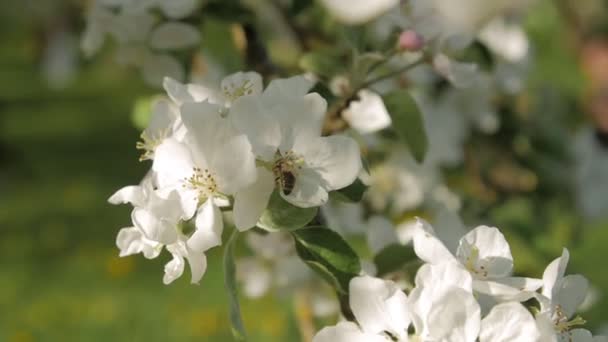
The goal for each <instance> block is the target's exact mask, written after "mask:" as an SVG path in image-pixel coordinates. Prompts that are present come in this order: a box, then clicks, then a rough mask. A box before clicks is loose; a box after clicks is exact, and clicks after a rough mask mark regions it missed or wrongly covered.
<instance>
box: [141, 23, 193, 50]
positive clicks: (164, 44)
mask: <svg viewBox="0 0 608 342" xmlns="http://www.w3.org/2000/svg"><path fill="white" fill-rule="evenodd" d="M200 40H201V35H200V33H199V32H198V30H197V29H196V28H194V27H193V26H191V25H188V24H184V23H181V22H171V21H170V22H166V23H163V24H161V25H159V26H157V27H156V28H155V29H154V30H153V31H152V33H150V38H149V40H148V44H150V46H151V47H152V48H154V49H158V50H179V49H185V48H189V47H194V46H196V45H197V44H198V43H199V41H200Z"/></svg>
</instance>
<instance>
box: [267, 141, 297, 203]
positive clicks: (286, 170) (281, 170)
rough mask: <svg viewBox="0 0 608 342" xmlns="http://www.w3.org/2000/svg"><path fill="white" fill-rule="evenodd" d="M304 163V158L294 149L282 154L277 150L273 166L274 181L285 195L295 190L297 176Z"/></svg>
mask: <svg viewBox="0 0 608 342" xmlns="http://www.w3.org/2000/svg"><path fill="white" fill-rule="evenodd" d="M303 165H304V159H303V158H302V157H300V156H299V155H297V154H295V153H294V152H293V151H288V152H286V153H284V154H281V151H277V153H276V154H275V160H274V164H273V166H272V172H273V173H274V181H275V183H276V184H277V186H278V187H280V188H281V190H282V191H283V193H284V194H285V195H289V194H291V192H292V191H293V188H294V186H295V183H296V176H297V175H298V171H299V170H300V169H301V168H302V166H303Z"/></svg>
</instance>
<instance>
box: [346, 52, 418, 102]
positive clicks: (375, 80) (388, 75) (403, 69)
mask: <svg viewBox="0 0 608 342" xmlns="http://www.w3.org/2000/svg"><path fill="white" fill-rule="evenodd" d="M425 61H426V59H425V58H424V57H421V58H420V59H418V60H417V61H415V62H413V63H410V64H408V65H406V66H403V67H401V68H399V69H397V70H393V71H391V72H389V73H386V74H384V75H380V76H377V77H375V78H372V79H371V80H368V81H365V82H363V83H362V84H361V85H359V87H357V90H356V91H355V94H356V93H357V92H358V91H359V90H361V89H364V88H368V87H369V86H371V85H373V84H374V83H378V82H380V81H384V80H386V79H388V78H391V77H394V76H397V75H399V74H402V73H404V72H406V71H408V70H411V69H413V68H415V67H417V66H419V65H421V64H423V63H424V62H425Z"/></svg>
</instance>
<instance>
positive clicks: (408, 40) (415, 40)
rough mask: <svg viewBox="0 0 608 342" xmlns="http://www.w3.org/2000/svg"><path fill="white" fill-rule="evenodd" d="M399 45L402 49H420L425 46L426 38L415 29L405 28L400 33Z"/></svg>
mask: <svg viewBox="0 0 608 342" xmlns="http://www.w3.org/2000/svg"><path fill="white" fill-rule="evenodd" d="M397 47H398V48H399V50H402V51H419V50H420V49H422V48H423V47H424V38H423V37H422V36H421V35H420V34H418V32H416V31H414V30H405V31H403V32H401V34H399V40H398V42H397Z"/></svg>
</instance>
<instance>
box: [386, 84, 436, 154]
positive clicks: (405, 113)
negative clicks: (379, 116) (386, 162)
mask: <svg viewBox="0 0 608 342" xmlns="http://www.w3.org/2000/svg"><path fill="white" fill-rule="evenodd" d="M384 104H385V105H386V109H387V110H388V112H389V113H390V115H391V118H392V120H393V127H394V129H395V131H396V132H397V134H398V135H399V137H400V138H401V139H402V140H403V141H404V142H405V143H406V144H407V145H408V146H409V148H410V151H411V152H412V155H413V156H414V158H416V160H418V161H419V162H421V161H423V160H424V156H425V154H426V151H427V148H428V140H427V137H426V131H425V128H424V122H423V117H422V113H420V110H419V109H418V105H417V104H416V101H414V99H413V98H412V96H411V95H410V94H409V93H408V92H407V91H406V90H396V91H394V92H391V93H390V94H388V95H385V96H384Z"/></svg>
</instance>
